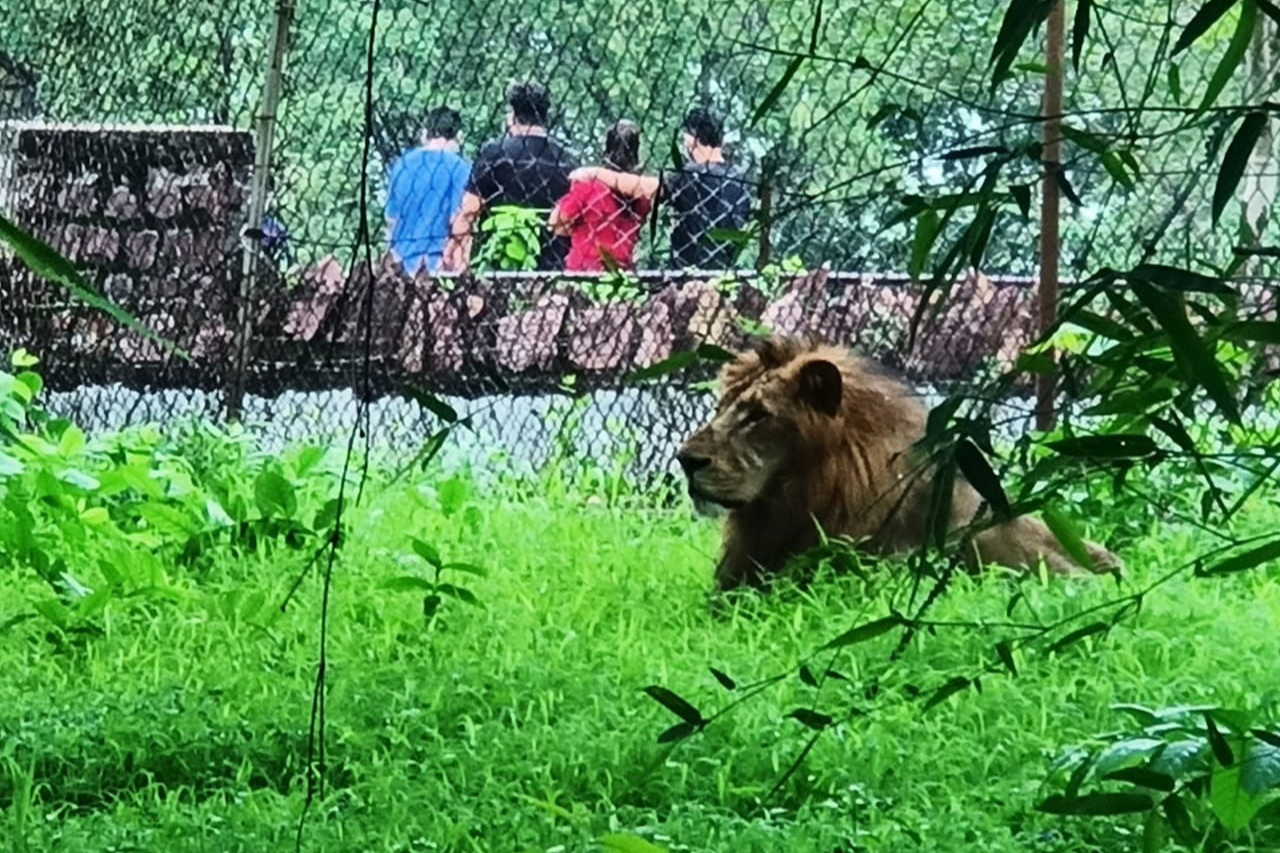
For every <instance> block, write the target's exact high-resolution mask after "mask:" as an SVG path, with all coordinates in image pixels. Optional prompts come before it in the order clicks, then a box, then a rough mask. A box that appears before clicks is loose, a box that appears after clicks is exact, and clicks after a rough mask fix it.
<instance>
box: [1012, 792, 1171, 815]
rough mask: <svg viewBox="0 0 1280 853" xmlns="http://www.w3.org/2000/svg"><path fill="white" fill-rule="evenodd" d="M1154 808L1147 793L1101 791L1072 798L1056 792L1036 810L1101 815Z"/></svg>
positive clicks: (1153, 802)
mask: <svg viewBox="0 0 1280 853" xmlns="http://www.w3.org/2000/svg"><path fill="white" fill-rule="evenodd" d="M1152 808H1155V801H1154V800H1152V799H1151V797H1150V796H1148V795H1147V794H1132V793H1099V794H1083V795H1081V796H1078V797H1070V798H1068V797H1064V796H1061V795H1059V794H1054V795H1053V796H1052V797H1049V798H1048V799H1046V800H1045V801H1044V802H1042V803H1040V805H1038V806H1036V811H1040V812H1044V813H1046V814H1056V815H1092V816H1094V817H1099V816H1103V815H1120V814H1133V813H1134V812H1145V811H1149V810H1150V809H1152Z"/></svg>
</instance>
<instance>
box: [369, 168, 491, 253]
mask: <svg viewBox="0 0 1280 853" xmlns="http://www.w3.org/2000/svg"><path fill="white" fill-rule="evenodd" d="M470 176H471V164H470V163H469V162H467V160H466V159H465V158H463V157H461V156H459V155H457V154H455V153H454V152H452V151H428V150H427V149H425V148H414V149H411V150H409V151H406V152H405V153H404V156H402V157H401V158H400V159H399V160H397V161H396V163H395V165H393V166H392V167H391V175H390V177H389V178H388V181H387V218H388V219H390V220H392V227H391V251H393V252H394V253H395V254H396V257H398V258H399V259H400V263H401V264H403V265H404V270H405V272H406V273H408V274H409V275H413V274H414V273H416V272H418V270H420V269H421V268H423V267H424V266H425V267H426V269H427V270H428V271H433V270H435V269H436V267H438V266H439V265H440V258H441V256H442V255H443V254H444V244H445V242H446V241H447V240H448V238H449V220H450V219H452V218H453V214H454V213H456V212H457V210H458V207H459V206H460V205H461V204H462V192H463V190H464V189H465V188H466V186H467V180H468V179H469V178H470Z"/></svg>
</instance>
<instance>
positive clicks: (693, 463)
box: [676, 453, 711, 477]
mask: <svg viewBox="0 0 1280 853" xmlns="http://www.w3.org/2000/svg"><path fill="white" fill-rule="evenodd" d="M676 461H677V462H679V463H680V467H681V468H683V469H684V473H685V476H686V477H687V476H690V475H692V474H693V473H694V472H695V471H700V470H702V469H703V468H706V467H707V466H708V465H710V464H711V460H710V459H708V458H707V457H705V456H694V455H693V454H692V453H677V454H676Z"/></svg>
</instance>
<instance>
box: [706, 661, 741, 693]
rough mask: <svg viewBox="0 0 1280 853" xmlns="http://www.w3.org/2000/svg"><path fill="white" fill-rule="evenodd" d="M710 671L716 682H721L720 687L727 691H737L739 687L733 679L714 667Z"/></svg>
mask: <svg viewBox="0 0 1280 853" xmlns="http://www.w3.org/2000/svg"><path fill="white" fill-rule="evenodd" d="M710 669H711V674H712V675H713V676H715V679H716V681H718V682H720V686H721V687H723V688H724V689H725V690H736V689H737V688H738V685H737V684H736V683H734V680H733V679H732V678H730V677H729V676H727V675H725V674H724V673H723V672H721V671H720V670H718V669H716V668H715V667H714V666H713V667H710Z"/></svg>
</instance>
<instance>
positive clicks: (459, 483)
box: [436, 477, 471, 518]
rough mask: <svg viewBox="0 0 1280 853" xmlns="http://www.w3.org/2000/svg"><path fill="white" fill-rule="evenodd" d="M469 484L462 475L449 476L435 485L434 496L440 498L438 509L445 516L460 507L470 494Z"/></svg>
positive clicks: (448, 515) (452, 513)
mask: <svg viewBox="0 0 1280 853" xmlns="http://www.w3.org/2000/svg"><path fill="white" fill-rule="evenodd" d="M470 492H471V489H470V484H469V483H468V482H467V481H466V480H464V479H463V478H462V477H450V478H449V479H447V480H445V481H444V482H442V483H440V485H438V486H436V496H437V497H438V498H439V499H440V511H441V512H442V513H444V517H445V518H449V517H451V516H453V515H454V513H456V512H457V511H458V510H460V509H462V507H463V505H464V504H465V503H466V502H467V497H468V496H469V495H470Z"/></svg>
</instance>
